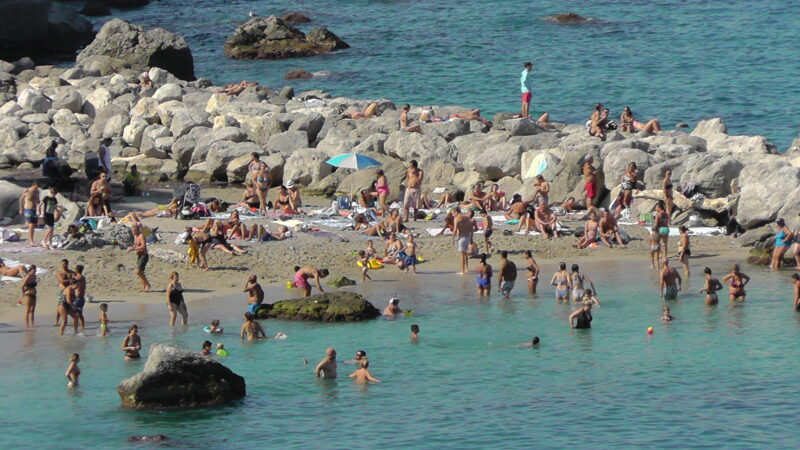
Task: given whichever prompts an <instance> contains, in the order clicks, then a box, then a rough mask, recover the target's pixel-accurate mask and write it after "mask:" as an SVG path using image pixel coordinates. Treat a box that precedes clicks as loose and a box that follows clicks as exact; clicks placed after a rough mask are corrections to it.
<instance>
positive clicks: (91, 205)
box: [84, 193, 109, 217]
mask: <svg viewBox="0 0 800 450" xmlns="http://www.w3.org/2000/svg"><path fill="white" fill-rule="evenodd" d="M108 214H109V211H108V206H106V203H105V202H104V201H103V196H102V194H99V193H96V194H92V195H91V196H89V201H87V202H86V211H85V212H84V215H86V216H88V217H100V216H107V215H108Z"/></svg>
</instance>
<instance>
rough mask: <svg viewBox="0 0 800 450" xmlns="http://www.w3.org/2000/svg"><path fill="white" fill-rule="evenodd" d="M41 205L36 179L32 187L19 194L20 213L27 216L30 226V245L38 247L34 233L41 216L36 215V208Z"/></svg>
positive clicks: (27, 222)
mask: <svg viewBox="0 0 800 450" xmlns="http://www.w3.org/2000/svg"><path fill="white" fill-rule="evenodd" d="M38 206H39V183H38V182H36V181H34V182H33V183H31V187H29V188H27V189H25V190H24V191H22V194H21V195H20V196H19V214H20V215H22V216H25V223H26V224H27V226H28V245H30V246H31V247H36V240H35V239H34V234H35V232H36V223H37V222H38V220H39V218H38V217H37V216H36V208H37V207H38Z"/></svg>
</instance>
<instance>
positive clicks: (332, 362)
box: [314, 347, 336, 378]
mask: <svg viewBox="0 0 800 450" xmlns="http://www.w3.org/2000/svg"><path fill="white" fill-rule="evenodd" d="M314 376H315V377H317V378H336V350H334V348H333V347H330V348H328V349H327V350H325V357H324V358H323V359H322V361H320V362H319V364H317V367H316V368H315V369H314Z"/></svg>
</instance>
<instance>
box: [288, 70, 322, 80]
mask: <svg viewBox="0 0 800 450" xmlns="http://www.w3.org/2000/svg"><path fill="white" fill-rule="evenodd" d="M283 78H285V79H287V80H305V79H308V78H314V74H312V73H311V72H309V71H307V70H305V69H292V70H290V71H288V72H286V75H284V76H283Z"/></svg>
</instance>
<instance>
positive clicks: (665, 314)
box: [661, 307, 674, 322]
mask: <svg viewBox="0 0 800 450" xmlns="http://www.w3.org/2000/svg"><path fill="white" fill-rule="evenodd" d="M673 319H674V317H672V314H670V313H669V308H668V307H664V311H663V312H662V315H661V320H662V321H663V322H672V320H673Z"/></svg>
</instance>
